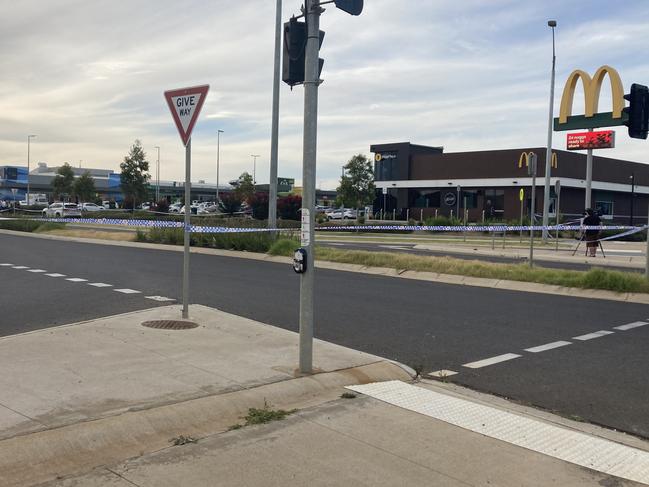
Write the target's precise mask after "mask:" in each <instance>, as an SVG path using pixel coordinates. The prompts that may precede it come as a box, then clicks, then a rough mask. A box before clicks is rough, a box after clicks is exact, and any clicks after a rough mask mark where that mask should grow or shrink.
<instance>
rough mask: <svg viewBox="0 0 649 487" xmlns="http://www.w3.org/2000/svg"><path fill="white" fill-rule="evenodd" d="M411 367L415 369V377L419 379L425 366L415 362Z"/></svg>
mask: <svg viewBox="0 0 649 487" xmlns="http://www.w3.org/2000/svg"><path fill="white" fill-rule="evenodd" d="M410 368H411V369H412V370H414V371H415V374H416V375H415V379H419V378H420V377H421V373H422V372H423V371H424V366H423V365H422V364H414V365H411V366H410Z"/></svg>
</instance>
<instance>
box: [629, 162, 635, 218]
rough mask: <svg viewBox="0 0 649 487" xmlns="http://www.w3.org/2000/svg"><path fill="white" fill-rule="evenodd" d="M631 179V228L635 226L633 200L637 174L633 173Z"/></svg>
mask: <svg viewBox="0 0 649 487" xmlns="http://www.w3.org/2000/svg"><path fill="white" fill-rule="evenodd" d="M629 179H630V180H631V208H630V211H629V226H630V227H632V226H633V200H634V198H635V174H633V173H631V176H629Z"/></svg>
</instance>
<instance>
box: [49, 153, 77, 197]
mask: <svg viewBox="0 0 649 487" xmlns="http://www.w3.org/2000/svg"><path fill="white" fill-rule="evenodd" d="M73 184H74V171H73V170H72V167H70V164H68V163H67V162H66V163H65V164H63V165H62V166H61V167H59V168H58V169H57V170H56V176H54V179H53V180H52V188H53V189H54V197H55V198H60V197H61V195H63V194H66V195H70V194H72V189H73Z"/></svg>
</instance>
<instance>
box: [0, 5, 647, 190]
mask: <svg viewBox="0 0 649 487" xmlns="http://www.w3.org/2000/svg"><path fill="white" fill-rule="evenodd" d="M275 4H276V1H275V0H247V1H233V0H212V1H206V0H183V1H177V0H175V1H169V0H128V1H126V0H110V1H108V0H83V1H81V0H49V1H47V2H44V1H42V0H21V1H20V2H15V1H12V2H10V1H9V0H0V5H2V7H3V8H2V11H3V12H4V14H3V15H2V17H1V18H0V46H1V50H0V56H1V57H0V60H1V62H0V107H1V109H0V165H5V164H20V165H26V160H27V142H26V141H27V135H28V134H37V137H36V138H35V139H32V144H31V148H32V158H31V161H32V163H35V162H37V161H45V162H47V163H48V164H49V165H59V164H61V163H62V162H69V163H70V164H73V165H79V164H81V165H82V166H84V167H94V168H113V169H115V170H118V168H119V163H120V162H121V161H122V159H123V158H124V156H125V155H126V153H127V152H128V150H129V147H130V146H131V144H132V143H133V141H134V140H135V139H140V140H141V141H142V144H143V146H144V149H145V151H146V152H147V155H148V159H149V160H150V161H151V162H154V163H155V160H156V150H155V149H154V147H155V146H160V147H161V177H162V179H165V180H177V181H181V180H182V179H183V174H184V167H183V166H184V148H183V146H182V144H181V141H180V138H179V136H178V134H177V132H176V128H175V126H174V125H173V122H172V118H171V115H170V113H169V109H168V107H167V106H166V103H165V101H164V98H163V92H164V91H165V90H169V89H174V88H182V87H185V86H193V85H199V84H209V85H210V86H211V89H210V92H209V94H208V97H207V99H206V102H205V105H204V107H203V111H202V113H201V116H200V119H199V121H198V123H197V125H196V128H195V130H194V134H193V138H192V146H193V153H192V154H193V155H192V161H193V165H192V168H193V169H192V171H193V177H192V179H193V180H195V181H196V180H199V179H204V180H206V181H208V182H214V181H215V180H216V140H217V138H216V131H217V130H218V129H221V130H223V131H224V133H223V134H222V135H221V181H228V180H230V179H234V178H236V177H237V176H238V175H239V174H241V173H242V172H243V171H246V170H247V171H249V172H252V157H251V156H250V155H251V154H259V155H260V157H259V159H258V163H257V181H258V182H260V183H264V182H268V171H269V169H268V160H269V154H270V114H271V101H272V100H271V92H272V75H273V73H272V71H273V48H274V19H275ZM300 5H301V1H300V0H284V9H283V19H284V20H287V19H288V18H289V17H290V16H291V15H292V14H294V13H298V12H299V8H300ZM548 19H556V20H557V21H558V27H557V30H556V42H557V44H556V45H557V87H556V97H555V115H557V111H558V105H559V99H560V96H561V91H562V89H563V84H564V81H565V79H566V77H567V76H568V74H569V73H570V72H571V71H572V70H573V69H576V68H581V69H584V70H586V71H587V72H589V73H591V74H592V73H594V71H595V70H596V69H597V68H598V67H599V66H601V65H603V64H608V65H611V66H613V67H615V68H617V70H618V71H619V73H620V75H621V77H622V81H623V83H624V88H625V92H626V91H628V88H629V86H630V84H631V83H632V82H638V83H641V84H649V61H648V60H647V56H646V48H647V46H649V24H648V19H649V2H647V1H646V0H645V1H643V0H628V1H627V0H625V1H618V2H610V1H604V0H595V1H593V0H591V1H584V0H573V1H570V2H566V1H565V0H556V1H555V0H546V1H544V2H540V1H538V0H533V1H528V0H460V1H442V0H366V1H365V10H364V12H363V14H362V15H361V16H360V17H352V16H350V15H348V14H346V13H344V12H342V11H340V10H337V9H336V8H335V7H333V6H331V5H328V6H327V9H326V12H325V13H324V14H323V16H322V19H321V29H322V30H324V31H325V32H326V36H325V41H324V44H323V46H322V49H321V53H320V56H321V57H322V58H324V60H325V64H324V69H323V73H322V77H323V79H324V83H323V84H322V85H321V87H320V103H319V138H318V170H317V180H318V186H320V187H322V188H328V189H329V188H335V186H336V184H337V180H338V178H339V175H340V171H341V166H342V165H343V164H344V163H345V162H346V161H347V160H348V159H349V158H350V157H351V156H352V155H354V154H358V153H363V154H367V155H368V156H369V155H370V154H369V146H370V144H376V143H387V142H404V141H410V142H412V143H415V144H424V145H434V146H444V148H445V151H446V152H458V151H466V150H482V149H505V148H513V147H532V146H543V145H545V143H546V137H547V117H548V102H549V91H550V68H551V60H552V38H551V30H550V28H549V27H547V20H548ZM608 86H609V85H608V82H606V83H605V85H604V88H603V90H602V95H603V96H602V101H601V103H600V111H608V110H610V90H609V88H608ZM581 93H582V91H581V87H579V88H578V91H577V94H576V96H575V101H576V103H575V111H574V113H575V114H577V113H583V100H582V98H583V97H582V95H581ZM303 96H304V94H303V89H302V87H296V88H295V89H293V91H291V90H290V89H289V87H288V86H286V85H284V84H283V83H282V87H281V113H280V146H279V147H280V156H279V175H280V176H283V177H294V178H296V180H297V181H298V183H299V182H300V180H301V174H302V169H301V167H302V162H301V158H302V113H303V108H302V107H303ZM554 147H556V148H559V149H565V133H564V132H560V133H555V138H554ZM599 154H601V155H604V156H610V157H617V158H624V159H630V160H635V161H641V162H649V157H648V154H649V145H648V142H647V141H642V140H633V139H629V138H628V136H627V134H626V127H623V128H618V129H617V148H615V149H612V150H606V151H600V152H599Z"/></svg>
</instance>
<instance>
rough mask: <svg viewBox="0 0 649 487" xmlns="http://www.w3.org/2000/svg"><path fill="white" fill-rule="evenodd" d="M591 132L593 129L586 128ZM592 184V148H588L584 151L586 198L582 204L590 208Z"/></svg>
mask: <svg viewBox="0 0 649 487" xmlns="http://www.w3.org/2000/svg"><path fill="white" fill-rule="evenodd" d="M588 131H589V132H592V131H593V129H588ZM592 186H593V149H588V152H587V153H586V200H585V203H584V206H585V207H586V208H591V207H592V206H591V187H592Z"/></svg>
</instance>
